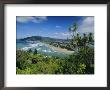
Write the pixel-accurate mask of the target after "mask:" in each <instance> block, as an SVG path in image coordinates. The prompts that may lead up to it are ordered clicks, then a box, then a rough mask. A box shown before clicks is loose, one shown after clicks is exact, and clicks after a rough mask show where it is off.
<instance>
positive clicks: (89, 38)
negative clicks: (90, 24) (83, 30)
mask: <svg viewBox="0 0 110 90" xmlns="http://www.w3.org/2000/svg"><path fill="white" fill-rule="evenodd" d="M88 41H89V42H93V34H92V33H89V35H88Z"/></svg>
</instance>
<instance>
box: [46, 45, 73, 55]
mask: <svg viewBox="0 0 110 90" xmlns="http://www.w3.org/2000/svg"><path fill="white" fill-rule="evenodd" d="M46 45H48V47H50V48H51V49H54V50H56V51H60V52H63V53H66V54H72V53H74V51H69V50H67V49H63V48H60V47H55V46H52V45H49V44H46Z"/></svg>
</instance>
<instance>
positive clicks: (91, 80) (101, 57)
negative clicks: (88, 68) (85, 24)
mask: <svg viewBox="0 0 110 90" xmlns="http://www.w3.org/2000/svg"><path fill="white" fill-rule="evenodd" d="M16 16H94V17H95V27H94V29H95V74H94V75H16ZM4 18H5V48H6V49H5V87H61V86H62V87H106V86H107V5H105V4H103V5H101V4H100V5H84V4H83V5H76V4H75V5H72V4H71V5H67V4H66V5H15V4H14V5H11V4H10V5H6V6H5V17H4Z"/></svg>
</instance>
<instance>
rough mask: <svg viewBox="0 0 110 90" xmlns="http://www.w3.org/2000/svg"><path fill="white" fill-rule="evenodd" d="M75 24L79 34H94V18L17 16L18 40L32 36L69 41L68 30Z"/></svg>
mask: <svg viewBox="0 0 110 90" xmlns="http://www.w3.org/2000/svg"><path fill="white" fill-rule="evenodd" d="M74 22H77V24H78V30H77V32H78V33H80V34H83V33H90V32H92V33H94V17H93V16H17V17H16V31H17V33H16V34H17V39H20V38H25V37H30V36H43V37H51V38H58V39H67V38H70V33H69V30H68V28H69V27H70V26H71V25H73V23H74Z"/></svg>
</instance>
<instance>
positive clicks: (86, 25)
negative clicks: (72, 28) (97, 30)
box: [78, 17, 94, 33]
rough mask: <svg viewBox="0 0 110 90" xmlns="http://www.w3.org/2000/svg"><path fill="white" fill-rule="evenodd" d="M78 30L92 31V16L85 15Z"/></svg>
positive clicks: (82, 31)
mask: <svg viewBox="0 0 110 90" xmlns="http://www.w3.org/2000/svg"><path fill="white" fill-rule="evenodd" d="M78 31H79V32H81V33H89V32H92V33H93V32H94V17H86V18H84V19H83V21H82V22H81V25H79V28H78Z"/></svg>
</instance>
